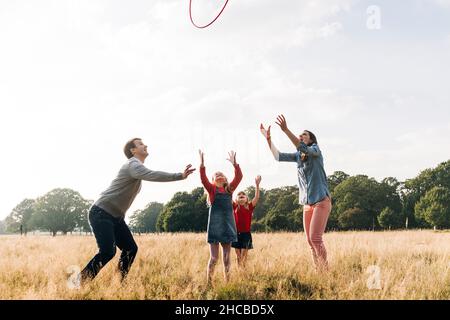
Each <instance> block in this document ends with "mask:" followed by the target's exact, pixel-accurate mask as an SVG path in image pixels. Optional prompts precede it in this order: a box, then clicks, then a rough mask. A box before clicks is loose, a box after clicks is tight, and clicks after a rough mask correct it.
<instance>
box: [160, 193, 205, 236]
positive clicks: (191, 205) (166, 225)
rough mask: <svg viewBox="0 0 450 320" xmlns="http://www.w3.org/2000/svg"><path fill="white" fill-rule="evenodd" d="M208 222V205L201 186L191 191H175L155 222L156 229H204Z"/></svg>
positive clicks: (177, 230)
mask: <svg viewBox="0 0 450 320" xmlns="http://www.w3.org/2000/svg"><path fill="white" fill-rule="evenodd" d="M207 223H208V207H207V205H206V195H205V193H204V190H203V188H201V187H199V188H196V189H194V190H193V191H192V192H191V193H187V192H177V193H175V195H174V196H173V197H172V199H171V200H170V201H169V202H168V203H167V204H166V205H165V206H164V208H163V210H162V212H161V214H160V215H159V217H158V220H157V223H156V229H157V230H158V231H166V232H180V231H194V232H200V231H205V230H206V227H207Z"/></svg>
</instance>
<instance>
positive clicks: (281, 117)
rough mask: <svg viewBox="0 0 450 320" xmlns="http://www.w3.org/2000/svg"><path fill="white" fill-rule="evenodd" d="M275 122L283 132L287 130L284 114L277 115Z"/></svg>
mask: <svg viewBox="0 0 450 320" xmlns="http://www.w3.org/2000/svg"><path fill="white" fill-rule="evenodd" d="M276 124H277V125H279V126H280V128H281V130H282V131H283V132H286V131H287V130H288V126H287V121H286V118H285V117H284V115H279V116H278V117H277V121H276Z"/></svg>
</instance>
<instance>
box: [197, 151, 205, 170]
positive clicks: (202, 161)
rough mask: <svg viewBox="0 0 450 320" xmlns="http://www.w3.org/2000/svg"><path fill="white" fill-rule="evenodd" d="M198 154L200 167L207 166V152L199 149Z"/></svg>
mask: <svg viewBox="0 0 450 320" xmlns="http://www.w3.org/2000/svg"><path fill="white" fill-rule="evenodd" d="M198 154H199V155H200V167H204V166H205V154H204V153H203V151H202V150H198Z"/></svg>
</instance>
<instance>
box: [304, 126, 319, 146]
mask: <svg viewBox="0 0 450 320" xmlns="http://www.w3.org/2000/svg"><path fill="white" fill-rule="evenodd" d="M305 132H308V134H309V137H310V138H311V142H310V143H309V144H308V147H310V146H312V145H313V144H314V143H315V144H317V138H316V135H315V134H314V133H312V132H311V131H309V130H305Z"/></svg>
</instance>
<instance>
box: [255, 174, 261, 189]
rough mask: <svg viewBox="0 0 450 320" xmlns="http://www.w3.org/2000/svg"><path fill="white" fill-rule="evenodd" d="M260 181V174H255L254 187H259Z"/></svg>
mask: <svg viewBox="0 0 450 320" xmlns="http://www.w3.org/2000/svg"><path fill="white" fill-rule="evenodd" d="M260 183H261V176H260V175H258V176H256V179H255V184H256V187H259V184H260Z"/></svg>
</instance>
